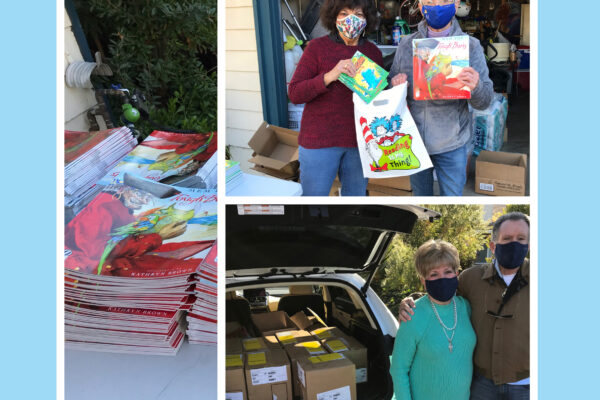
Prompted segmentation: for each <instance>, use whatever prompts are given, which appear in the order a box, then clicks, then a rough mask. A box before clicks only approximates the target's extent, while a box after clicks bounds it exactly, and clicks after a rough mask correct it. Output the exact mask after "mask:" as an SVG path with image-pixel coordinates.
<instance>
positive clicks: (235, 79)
mask: <svg viewBox="0 0 600 400" xmlns="http://www.w3.org/2000/svg"><path fill="white" fill-rule="evenodd" d="M225 35H226V39H225V40H226V45H225V62H226V64H225V65H226V78H225V109H226V118H225V125H226V132H225V134H226V143H227V145H229V149H230V151H231V154H232V158H233V159H234V160H235V161H239V162H240V165H241V168H242V170H244V171H246V172H247V171H248V168H249V167H250V166H251V164H250V163H248V159H249V158H250V157H251V156H252V150H251V149H250V148H249V147H248V140H250V138H251V137H252V134H253V133H254V131H255V130H256V129H257V128H258V127H259V126H260V124H261V123H262V122H263V113H262V98H261V92H260V78H259V74H258V55H257V51H256V35H255V30H254V11H253V8H252V0H227V1H226V4H225Z"/></svg>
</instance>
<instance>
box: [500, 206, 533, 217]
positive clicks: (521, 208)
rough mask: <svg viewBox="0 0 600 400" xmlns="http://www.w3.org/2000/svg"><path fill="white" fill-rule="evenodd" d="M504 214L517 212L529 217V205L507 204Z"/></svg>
mask: <svg viewBox="0 0 600 400" xmlns="http://www.w3.org/2000/svg"><path fill="white" fill-rule="evenodd" d="M505 210H506V213H509V212H513V211H518V212H522V213H523V214H525V215H529V204H509V205H507V206H506V208H505Z"/></svg>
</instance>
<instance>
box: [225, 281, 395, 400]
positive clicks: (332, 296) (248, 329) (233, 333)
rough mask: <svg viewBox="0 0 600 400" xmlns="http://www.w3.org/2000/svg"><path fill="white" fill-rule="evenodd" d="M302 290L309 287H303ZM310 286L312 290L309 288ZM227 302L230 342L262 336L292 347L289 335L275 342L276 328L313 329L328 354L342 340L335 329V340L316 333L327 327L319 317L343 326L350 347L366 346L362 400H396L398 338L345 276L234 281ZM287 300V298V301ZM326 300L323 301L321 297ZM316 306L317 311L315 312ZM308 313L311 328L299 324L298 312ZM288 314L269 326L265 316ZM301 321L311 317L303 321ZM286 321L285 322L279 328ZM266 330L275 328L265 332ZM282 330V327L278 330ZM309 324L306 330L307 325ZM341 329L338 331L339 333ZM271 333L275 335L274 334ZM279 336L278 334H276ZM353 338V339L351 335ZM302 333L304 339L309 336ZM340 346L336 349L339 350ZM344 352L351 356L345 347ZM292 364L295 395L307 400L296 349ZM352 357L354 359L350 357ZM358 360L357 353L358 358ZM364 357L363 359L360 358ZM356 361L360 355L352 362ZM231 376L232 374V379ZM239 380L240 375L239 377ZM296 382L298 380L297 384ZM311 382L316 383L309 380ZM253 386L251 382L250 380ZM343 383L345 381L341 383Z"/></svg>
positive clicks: (360, 367)
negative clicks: (393, 364)
mask: <svg viewBox="0 0 600 400" xmlns="http://www.w3.org/2000/svg"><path fill="white" fill-rule="evenodd" d="M298 288H304V289H303V290H300V291H298ZM307 289H308V290H307ZM227 290H228V292H227V301H226V310H227V312H226V314H227V329H226V330H227V338H228V342H229V341H230V340H231V338H236V337H238V338H241V339H242V340H244V339H248V338H252V337H260V338H263V339H265V340H267V341H269V340H271V341H275V342H276V343H278V345H279V346H280V347H281V348H283V349H284V351H286V349H288V348H289V347H290V345H289V344H287V345H286V344H284V342H285V339H284V340H283V341H281V340H275V339H274V338H273V332H274V331H278V330H279V333H277V334H279V335H280V336H281V335H282V333H281V332H283V335H288V336H289V332H292V331H298V332H302V334H301V335H306V333H304V332H308V333H311V332H313V334H312V335H311V337H310V338H309V339H310V340H317V341H319V342H320V343H323V348H324V350H325V351H326V352H327V353H330V354H331V353H334V352H335V351H332V348H330V347H329V346H330V344H331V343H336V339H338V334H336V333H333V334H332V336H331V337H329V338H319V337H318V336H315V335H314V332H315V331H319V328H321V327H324V325H323V324H322V323H321V322H319V318H320V319H321V320H322V322H323V323H325V324H326V325H327V326H328V327H335V328H337V329H339V332H341V333H340V334H339V338H341V340H342V342H343V343H346V344H348V342H349V344H350V345H349V346H348V347H349V348H351V350H352V351H355V353H361V351H360V350H357V349H359V348H360V347H361V346H362V347H363V348H364V349H365V350H364V351H363V352H362V353H361V354H363V353H364V354H365V357H364V358H365V359H364V361H362V358H361V361H357V362H356V363H355V371H356V379H355V382H357V383H355V385H356V386H355V387H356V395H357V397H356V398H357V399H361V400H362V399H365V400H370V399H373V400H375V399H390V398H391V397H392V395H393V388H392V381H391V377H390V375H389V367H390V362H389V356H390V355H391V353H392V350H393V343H394V338H393V337H391V336H390V335H384V334H383V332H382V330H381V329H380V327H379V326H378V323H377V318H376V317H375V315H374V314H373V311H372V310H370V309H369V306H368V304H367V303H366V302H365V297H364V295H363V294H362V293H361V291H360V290H359V289H358V288H356V287H354V286H352V285H349V284H348V283H347V282H345V281H343V280H335V279H333V280H332V279H328V280H326V281H324V280H318V279H317V278H315V279H314V280H313V279H307V280H302V281H298V280H294V281H292V282H290V281H289V280H288V281H287V282H286V281H285V280H281V279H269V280H268V281H267V282H262V286H260V287H257V284H256V281H254V282H252V284H250V282H248V283H241V284H228V288H227ZM257 294H262V295H263V296H259V297H262V298H265V299H266V300H265V301H263V302H259V301H257V300H256V298H255V297H253V295H257ZM245 295H246V297H244V296H245ZM286 299H287V301H286ZM318 299H320V302H319V300H318ZM308 303H310V304H311V305H312V307H301V306H299V304H308ZM309 308H310V310H312V311H313V312H314V314H316V315H317V316H318V317H317V316H315V315H313V314H312V313H311V311H310V310H309ZM285 310H288V311H290V312H293V313H294V314H292V315H288V313H287V312H286V311H285ZM298 311H300V312H303V313H304V315H306V316H307V320H308V321H310V324H311V325H309V326H308V327H305V326H303V325H302V323H303V322H300V323H299V324H297V323H296V322H297V321H298V314H297V312H298ZM282 312H284V313H285V316H284V317H283V318H281V319H279V320H278V322H273V323H272V324H271V325H269V324H268V323H267V324H265V322H264V321H265V320H269V317H270V316H271V317H272V319H274V320H277V319H278V318H280V316H281V314H280V313H282ZM284 321H287V322H284ZM300 321H304V323H306V321H305V320H303V319H300ZM277 323H281V326H277ZM263 328H266V329H269V331H264V330H262V329H263ZM277 328H278V329H277ZM301 328H303V329H301ZM334 332H337V331H334ZM269 336H271V339H268V337H269ZM275 337H276V336H275ZM348 338H350V339H348ZM309 339H308V338H306V337H304V336H301V338H298V340H309ZM333 350H335V347H334V348H333ZM340 354H347V353H346V352H344V351H340ZM287 356H288V360H289V362H290V367H291V368H290V374H291V380H292V385H291V388H292V393H293V397H289V398H290V399H291V398H294V399H300V398H302V390H301V389H302V387H301V383H300V382H299V377H298V372H297V369H296V368H293V367H294V363H295V362H296V360H295V359H294V354H293V352H289V351H288V352H287ZM347 358H349V359H350V358H351V357H350V356H347ZM353 358H354V357H353ZM359 358H360V357H359ZM352 361H353V362H355V361H356V359H353V360H352ZM229 379H231V378H229V377H228V378H226V380H229ZM233 379H235V378H233ZM293 381H296V384H293ZM307 382H308V385H310V384H311V383H310V382H309V381H308V380H307ZM246 384H247V385H249V386H251V383H248V382H246ZM339 385H343V383H340V384H339Z"/></svg>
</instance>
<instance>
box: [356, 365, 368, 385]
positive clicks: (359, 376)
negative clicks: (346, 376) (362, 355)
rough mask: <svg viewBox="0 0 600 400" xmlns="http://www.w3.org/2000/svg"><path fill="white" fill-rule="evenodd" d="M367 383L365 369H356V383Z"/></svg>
mask: <svg viewBox="0 0 600 400" xmlns="http://www.w3.org/2000/svg"><path fill="white" fill-rule="evenodd" d="M366 381H367V369H366V368H357V369H356V383H363V382H366Z"/></svg>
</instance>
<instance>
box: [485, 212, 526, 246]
mask: <svg viewBox="0 0 600 400" xmlns="http://www.w3.org/2000/svg"><path fill="white" fill-rule="evenodd" d="M506 221H525V222H526V223H527V228H529V217H528V216H527V215H525V214H523V213H522V212H519V211H513V212H509V213H507V214H504V215H501V216H500V217H499V218H498V219H497V220H496V222H494V227H493V228H492V242H496V241H497V240H498V232H500V225H502V224H503V223H505V222H506Z"/></svg>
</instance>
